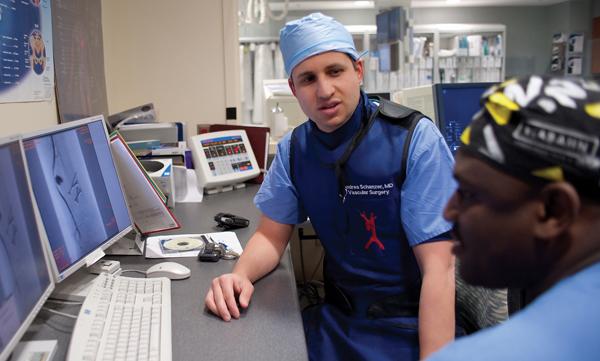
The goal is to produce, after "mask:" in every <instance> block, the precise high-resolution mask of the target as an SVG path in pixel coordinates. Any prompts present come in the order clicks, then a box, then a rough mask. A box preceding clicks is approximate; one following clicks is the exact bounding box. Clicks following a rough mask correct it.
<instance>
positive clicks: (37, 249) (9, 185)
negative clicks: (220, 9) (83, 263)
mask: <svg viewBox="0 0 600 361" xmlns="http://www.w3.org/2000/svg"><path fill="white" fill-rule="evenodd" d="M0 169H2V176H1V177H0V200H1V201H0V360H5V359H6V358H8V356H9V355H10V353H11V352H12V350H13V348H14V346H15V345H16V344H17V342H18V341H19V339H20V338H21V336H22V335H23V333H24V332H25V330H26V329H27V327H29V324H30V323H31V321H33V319H34V317H35V315H36V314H37V312H38V311H39V309H40V307H41V306H42V304H43V303H44V302H45V300H46V299H47V298H48V295H49V294H50V292H51V291H52V289H53V286H54V285H53V283H52V279H51V275H50V271H49V268H48V263H47V262H46V258H45V253H44V250H43V248H42V247H43V246H42V241H41V239H40V234H39V230H38V225H37V221H36V217H35V213H34V208H33V200H32V196H31V193H30V188H29V182H28V181H27V174H26V168H25V162H24V160H23V153H22V151H21V146H20V143H19V141H18V140H12V141H9V142H4V143H3V142H2V141H0Z"/></svg>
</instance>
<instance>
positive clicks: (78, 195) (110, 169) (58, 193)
mask: <svg viewBox="0 0 600 361" xmlns="http://www.w3.org/2000/svg"><path fill="white" fill-rule="evenodd" d="M67 124H72V123H67ZM24 146H25V154H26V156H27V162H28V166H29V172H30V175H31V182H32V187H33V191H34V194H35V198H36V201H37V204H38V207H39V209H40V213H41V216H42V220H43V222H44V226H45V229H46V233H47V235H48V240H49V242H50V248H51V250H52V255H53V256H54V261H55V264H56V268H57V270H58V279H59V280H62V279H63V278H64V277H66V276H68V275H69V274H70V273H72V272H74V269H76V268H79V267H80V266H81V265H82V264H83V260H84V259H85V257H86V256H87V255H88V254H90V253H91V252H92V251H94V250H96V249H98V248H105V247H108V246H109V245H110V244H112V243H113V242H114V241H116V240H117V239H118V238H120V237H122V236H123V235H124V234H125V233H127V232H128V231H129V230H130V229H131V225H132V222H131V218H130V215H129V212H128V209H127V204H126V202H125V197H124V194H123V190H122V188H121V184H120V182H119V178H118V176H117V171H116V167H115V164H114V162H113V158H112V155H111V152H110V148H109V143H108V139H107V136H106V131H105V128H104V124H103V121H102V118H101V117H97V118H95V119H93V118H92V119H91V120H90V119H88V120H85V121H81V122H76V124H73V125H70V126H69V125H67V126H66V127H65V126H62V127H59V129H54V130H53V131H48V132H45V133H42V134H38V135H36V136H33V137H29V138H27V139H26V140H25V142H24ZM80 261H81V262H80Z"/></svg>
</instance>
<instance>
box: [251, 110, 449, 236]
mask: <svg viewBox="0 0 600 361" xmlns="http://www.w3.org/2000/svg"><path fill="white" fill-rule="evenodd" d="M290 140H291V132H289V133H288V134H286V135H285V136H284V137H283V138H282V140H281V141H280V142H279V144H278V145H277V154H276V156H275V159H274V160H273V163H272V164H271V167H270V169H269V171H268V173H267V176H266V177H265V179H264V181H263V183H262V186H261V187H260V190H259V191H258V193H257V194H256V196H255V198H254V203H255V205H256V207H258V209H260V210H261V212H262V213H263V214H264V215H265V216H267V217H269V218H271V219H272V220H274V221H276V222H279V223H283V224H299V223H302V222H304V221H306V219H307V215H306V212H305V211H304V210H303V209H302V206H301V205H300V202H299V195H298V192H297V190H296V188H295V187H294V185H293V183H292V180H291V177H290V162H289V159H290ZM453 165H454V159H453V158H452V154H451V153H450V150H449V149H448V146H447V145H446V144H445V141H444V138H443V137H442V135H441V134H440V132H439V130H438V129H437V128H436V127H435V125H434V124H433V122H431V121H430V120H428V119H426V118H423V119H421V120H420V121H419V123H418V124H417V127H416V128H415V131H414V133H413V138H412V141H411V144H410V147H409V156H408V163H407V169H406V174H407V176H406V180H405V181H404V184H403V185H402V202H401V206H400V208H401V209H400V214H401V218H402V225H403V227H404V231H405V233H406V236H407V238H408V242H409V244H410V245H411V246H415V245H418V244H420V243H423V242H425V241H428V240H432V239H435V237H436V236H439V235H440V234H443V233H445V232H448V231H449V230H450V229H451V228H452V226H451V224H450V223H449V222H447V221H446V220H444V218H443V217H442V212H443V209H444V207H445V205H446V203H447V201H448V200H449V199H450V196H451V195H452V193H453V192H454V190H455V189H456V183H455V181H454V179H453V178H452V167H453ZM448 184H451V186H450V187H448Z"/></svg>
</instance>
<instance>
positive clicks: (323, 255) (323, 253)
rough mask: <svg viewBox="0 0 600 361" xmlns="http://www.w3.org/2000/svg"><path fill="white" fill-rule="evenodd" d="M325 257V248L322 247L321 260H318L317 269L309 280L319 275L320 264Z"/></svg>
mask: <svg viewBox="0 0 600 361" xmlns="http://www.w3.org/2000/svg"><path fill="white" fill-rule="evenodd" d="M324 259H325V250H324V249H321V257H320V258H319V262H317V265H316V266H315V269H314V270H313V271H312V273H311V274H310V278H309V279H308V281H309V282H310V281H312V280H314V279H315V276H316V275H317V271H318V270H319V266H320V265H321V264H322V263H323V260H324Z"/></svg>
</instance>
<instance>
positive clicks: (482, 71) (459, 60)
mask: <svg viewBox="0 0 600 361" xmlns="http://www.w3.org/2000/svg"><path fill="white" fill-rule="evenodd" d="M413 39H417V41H413V52H412V54H411V56H410V58H409V63H410V66H411V67H412V68H411V70H412V71H413V73H412V74H411V76H412V77H413V78H414V77H415V76H418V79H420V80H423V78H422V74H423V72H424V70H429V69H428V68H427V66H428V65H429V64H432V70H431V71H432V77H431V78H432V80H433V82H434V83H472V82H498V81H502V80H504V72H505V50H506V26H505V25H500V24H428V25H415V26H414V27H413ZM421 43H424V44H426V45H425V46H419V44H421ZM428 44H431V45H428ZM419 49H422V51H419ZM422 65H425V66H426V68H425V69H423V67H422ZM415 72H418V74H419V75H415V74H414V73H415ZM415 85H422V83H419V84H415Z"/></svg>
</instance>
